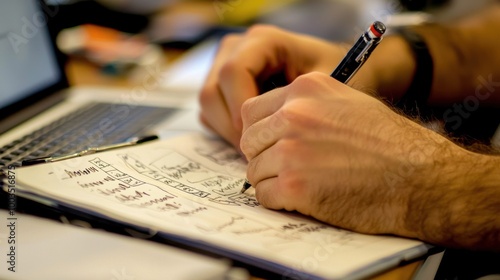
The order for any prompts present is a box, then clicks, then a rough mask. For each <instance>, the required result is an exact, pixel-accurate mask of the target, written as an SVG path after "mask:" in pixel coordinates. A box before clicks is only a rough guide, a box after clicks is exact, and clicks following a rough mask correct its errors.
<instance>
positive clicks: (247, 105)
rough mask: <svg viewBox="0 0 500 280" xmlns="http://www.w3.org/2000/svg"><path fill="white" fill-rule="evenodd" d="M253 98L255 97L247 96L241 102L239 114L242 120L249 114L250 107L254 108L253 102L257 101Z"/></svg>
mask: <svg viewBox="0 0 500 280" xmlns="http://www.w3.org/2000/svg"><path fill="white" fill-rule="evenodd" d="M255 99H256V98H249V99H247V100H245V102H243V104H241V116H242V117H243V120H246V117H248V116H250V115H251V113H252V109H253V108H255V107H254V104H255V102H257V101H256V100H255Z"/></svg>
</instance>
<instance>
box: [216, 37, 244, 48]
mask: <svg viewBox="0 0 500 280" xmlns="http://www.w3.org/2000/svg"><path fill="white" fill-rule="evenodd" d="M240 38H241V35H238V34H227V35H225V36H224V37H222V39H221V41H220V44H219V46H220V47H219V50H220V49H224V48H232V47H233V45H234V43H235V42H237V41H239V39H240Z"/></svg>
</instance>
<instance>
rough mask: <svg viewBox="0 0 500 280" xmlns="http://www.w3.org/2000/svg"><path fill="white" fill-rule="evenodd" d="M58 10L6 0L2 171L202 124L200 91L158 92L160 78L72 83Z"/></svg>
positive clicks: (1, 9)
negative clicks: (130, 83) (55, 20)
mask: <svg viewBox="0 0 500 280" xmlns="http://www.w3.org/2000/svg"><path fill="white" fill-rule="evenodd" d="M56 7H57V6H56ZM55 12H57V8H54V7H48V6H46V5H45V4H44V2H43V1H40V0H23V1H1V2H0V57H1V58H2V59H1V63H0V170H5V168H6V167H7V166H20V165H21V162H22V160H26V159H31V158H38V157H44V156H61V155H65V154H70V153H74V152H78V151H81V150H84V149H86V148H89V147H97V146H101V145H108V144H114V143H121V142H124V141H127V140H128V139H130V138H132V137H140V136H146V135H151V134H156V135H158V136H160V138H163V137H167V136H169V135H172V134H175V133H178V132H180V131H181V132H182V131H185V130H197V129H199V124H198V122H197V102H196V98H195V97H196V92H191V93H190V94H188V93H186V92H185V91H182V92H181V93H177V92H172V91H166V90H164V89H163V90H162V89H157V88H155V87H154V86H152V85H154V84H155V82H158V83H159V81H154V79H162V77H161V75H157V76H156V77H154V76H153V75H152V76H151V77H149V78H145V80H144V83H143V84H142V85H141V84H139V85H138V86H136V87H134V88H131V89H117V88H102V87H86V88H84V87H69V86H68V82H67V79H66V76H65V73H64V68H63V66H64V65H63V59H62V55H61V53H60V52H59V51H58V50H57V48H56V45H55V36H54V32H53V30H52V28H51V21H50V18H51V16H53V14H54V13H55ZM145 71H146V73H148V71H149V72H151V73H157V74H158V69H157V68H155V69H149V70H148V69H145ZM0 175H1V174H0Z"/></svg>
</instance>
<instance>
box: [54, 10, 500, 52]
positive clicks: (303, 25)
mask: <svg viewBox="0 0 500 280" xmlns="http://www.w3.org/2000/svg"><path fill="white" fill-rule="evenodd" d="M491 1H493V0H475V1H469V0H302V1H300V0H273V1H271V0H205V1H202V0H48V1H47V2H48V4H49V5H52V6H54V9H57V13H55V15H54V17H53V20H54V22H55V23H56V25H57V28H58V30H59V31H62V30H64V29H68V28H72V27H80V26H82V25H88V24H92V25H95V26H99V27H106V28H110V29H112V30H114V31H119V32H124V33H127V34H132V35H140V37H141V38H142V39H143V40H146V41H147V42H149V43H153V44H157V45H160V46H164V47H173V48H184V49H186V48H189V47H191V46H193V45H194V44H196V43H198V42H200V41H202V40H203V39H205V38H207V37H209V36H211V35H214V34H223V33H225V32H231V31H238V30H241V29H243V28H245V27H247V26H249V25H251V24H255V23H266V24H273V25H277V26H280V27H282V28H285V29H288V30H292V31H296V32H301V33H307V34H311V35H315V36H319V37H322V38H325V39H328V40H338V41H350V40H353V39H354V38H356V37H357V36H359V34H360V31H361V30H364V29H366V28H367V27H368V26H369V25H370V23H371V22H373V21H374V20H381V21H383V22H384V23H386V24H387V25H388V26H399V25H409V24H418V23H421V22H424V21H448V20H451V19H453V18H456V17H460V16H463V15H464V14H466V13H470V12H473V11H474V10H476V9H478V8H480V7H482V6H483V5H485V4H487V3H488V2H491ZM73 31H75V29H73ZM99 31H100V30H99ZM109 31H110V30H106V32H104V33H102V32H98V31H96V30H95V29H94V30H93V31H92V32H93V33H92V34H93V35H95V33H96V32H97V34H99V36H100V38H99V36H98V37H97V38H96V37H92V38H90V39H103V38H106V36H116V34H113V33H112V32H109ZM78 32H79V33H78ZM78 32H73V33H76V34H77V35H79V36H82V34H85V32H83V31H82V30H79V31H78ZM68 34H71V32H66V35H68ZM104 35H106V36H104ZM71 36H72V37H68V38H70V40H64V42H63V43H64V44H66V45H64V46H62V47H63V48H65V49H66V50H67V51H75V50H77V49H78V47H81V46H80V45H79V44H82V40H83V39H82V38H80V37H78V36H76V35H75V34H71ZM137 37H138V36H136V38H137ZM116 38H121V37H115V39H116ZM77 39H78V40H77ZM108 39H109V38H108ZM75 41H77V43H75ZM68 44H69V46H68Z"/></svg>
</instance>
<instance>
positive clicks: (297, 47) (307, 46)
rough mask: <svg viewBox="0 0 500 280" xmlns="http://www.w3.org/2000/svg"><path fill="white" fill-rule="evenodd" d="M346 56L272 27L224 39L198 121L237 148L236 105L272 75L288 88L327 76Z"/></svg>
mask: <svg viewBox="0 0 500 280" xmlns="http://www.w3.org/2000/svg"><path fill="white" fill-rule="evenodd" d="M346 52H347V48H346V47H342V46H340V45H335V44H331V43H328V42H326V41H322V40H320V39H316V38H313V37H309V36H305V35H298V34H293V33H290V32H286V31H283V30H281V29H278V28H276V27H271V26H254V27H251V28H250V29H249V30H248V31H247V32H246V33H244V34H242V35H228V36H226V37H224V39H223V40H222V42H221V45H220V49H219V51H218V53H217V55H216V58H215V61H214V65H213V67H212V69H211V71H210V73H209V75H208V78H207V80H206V82H205V85H204V86H203V89H202V91H201V95H200V103H201V109H202V110H201V114H200V119H201V121H202V122H203V123H204V124H205V125H206V126H208V127H210V128H212V129H213V130H214V131H215V132H217V133H218V134H220V135H221V136H222V137H223V138H224V139H226V140H227V141H228V142H230V143H231V144H233V145H234V146H235V147H239V142H240V137H241V129H242V122H241V115H240V111H241V105H242V104H243V102H244V101H245V100H247V99H248V98H251V97H254V96H257V95H258V94H259V88H260V86H261V84H262V83H263V82H264V81H266V80H267V79H268V78H269V77H271V76H273V75H275V74H283V75H284V76H285V77H286V79H287V82H291V81H293V80H294V79H295V78H296V77H298V76H299V75H302V74H304V73H308V72H311V71H320V72H323V73H330V72H331V71H332V70H333V69H334V68H335V66H336V65H337V64H338V62H339V61H340V60H341V59H342V58H343V56H344V54H345V53H346Z"/></svg>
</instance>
